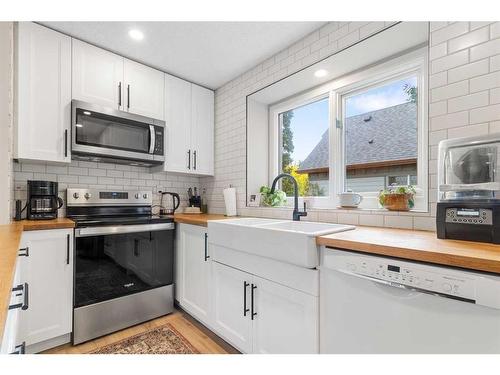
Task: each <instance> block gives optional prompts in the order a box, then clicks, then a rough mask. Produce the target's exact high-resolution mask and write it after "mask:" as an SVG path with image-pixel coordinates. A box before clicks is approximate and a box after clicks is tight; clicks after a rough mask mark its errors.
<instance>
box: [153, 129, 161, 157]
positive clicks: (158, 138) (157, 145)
mask: <svg viewBox="0 0 500 375" xmlns="http://www.w3.org/2000/svg"><path fill="white" fill-rule="evenodd" d="M154 154H155V155H163V131H161V130H159V129H158V128H156V129H155V150H154Z"/></svg>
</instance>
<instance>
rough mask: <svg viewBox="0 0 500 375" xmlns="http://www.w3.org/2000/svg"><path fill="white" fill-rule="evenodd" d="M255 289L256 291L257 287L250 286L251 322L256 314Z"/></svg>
mask: <svg viewBox="0 0 500 375" xmlns="http://www.w3.org/2000/svg"><path fill="white" fill-rule="evenodd" d="M255 289H257V286H256V285H254V284H252V289H251V297H252V304H251V309H252V311H251V315H250V316H251V318H252V320H253V317H254V316H256V315H257V313H256V312H255V310H254V290H255Z"/></svg>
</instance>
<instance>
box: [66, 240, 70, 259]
mask: <svg viewBox="0 0 500 375" xmlns="http://www.w3.org/2000/svg"><path fill="white" fill-rule="evenodd" d="M70 238H71V236H70V235H69V234H67V235H66V264H69V248H70V244H69V240H70Z"/></svg>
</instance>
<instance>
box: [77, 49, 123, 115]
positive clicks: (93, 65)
mask: <svg viewBox="0 0 500 375" xmlns="http://www.w3.org/2000/svg"><path fill="white" fill-rule="evenodd" d="M123 60H124V59H123V57H121V56H118V55H115V54H114V53H111V52H108V51H106V50H103V49H101V48H98V47H95V46H93V45H90V44H88V43H84V42H82V41H80V40H77V39H73V76H72V78H73V92H72V95H73V99H78V100H81V101H84V102H88V103H93V104H99V105H102V106H104V107H109V108H114V109H123V107H124V106H123V100H124V98H125V96H124V90H125V87H124V83H123Z"/></svg>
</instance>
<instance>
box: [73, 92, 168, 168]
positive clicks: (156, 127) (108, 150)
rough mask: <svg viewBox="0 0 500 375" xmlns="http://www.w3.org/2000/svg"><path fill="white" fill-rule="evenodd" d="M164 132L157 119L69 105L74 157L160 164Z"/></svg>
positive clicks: (79, 105) (93, 107) (81, 103)
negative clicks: (80, 155) (83, 156)
mask: <svg viewBox="0 0 500 375" xmlns="http://www.w3.org/2000/svg"><path fill="white" fill-rule="evenodd" d="M163 131H164V122H163V121H160V120H155V119H151V118H147V117H143V116H139V115H134V114H130V113H127V112H122V111H118V110H115V109H110V108H105V107H101V106H97V105H93V104H89V103H84V102H80V101H76V100H75V101H73V103H72V148H71V150H72V152H74V153H76V154H88V155H97V156H105V157H107V158H121V159H130V160H144V161H155V162H161V161H163V160H164V155H163ZM160 143H161V147H159V146H160Z"/></svg>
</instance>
